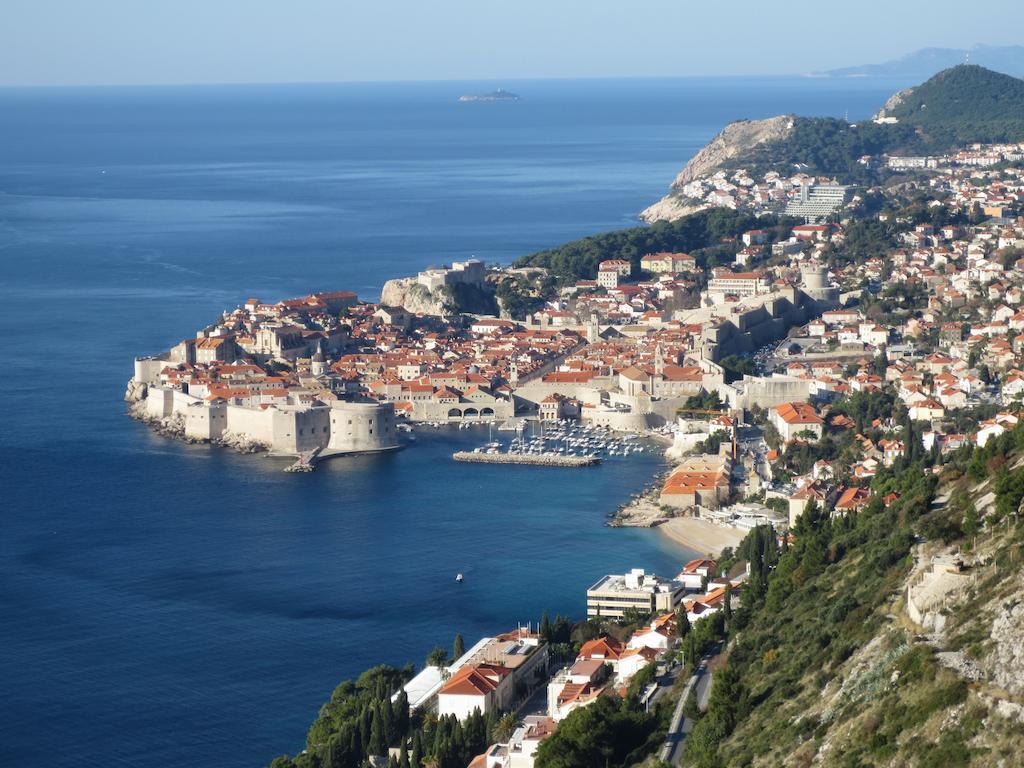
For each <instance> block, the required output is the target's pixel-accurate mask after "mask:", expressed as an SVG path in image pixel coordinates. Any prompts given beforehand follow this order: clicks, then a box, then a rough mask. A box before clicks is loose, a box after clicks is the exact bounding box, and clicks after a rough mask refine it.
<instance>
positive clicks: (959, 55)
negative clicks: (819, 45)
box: [812, 45, 1024, 77]
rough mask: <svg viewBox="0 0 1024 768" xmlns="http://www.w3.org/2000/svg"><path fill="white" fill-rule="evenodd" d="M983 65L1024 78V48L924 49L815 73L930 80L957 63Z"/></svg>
mask: <svg viewBox="0 0 1024 768" xmlns="http://www.w3.org/2000/svg"><path fill="white" fill-rule="evenodd" d="M965 63H969V64H979V65H981V66H983V67H986V68H988V69H992V70H995V71H996V72H1003V73H1005V74H1007V75H1013V76H1014V77H1024V46H1022V45H976V46H974V47H973V48H922V49H921V50H919V51H914V52H913V53H908V54H907V55H906V56H902V57H900V58H898V59H893V60H892V61H886V62H884V63H882V64H863V65H861V66H857V67H842V68H840V69H830V70H826V71H824V72H814V73H812V74H813V75H814V76H816V77H928V76H930V75H932V74H934V73H935V72H938V71H939V70H941V69H947V68H949V67H955V66H956V65H957V64H965Z"/></svg>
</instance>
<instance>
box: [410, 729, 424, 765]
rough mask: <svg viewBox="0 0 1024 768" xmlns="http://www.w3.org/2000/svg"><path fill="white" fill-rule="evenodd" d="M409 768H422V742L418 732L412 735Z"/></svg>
mask: <svg viewBox="0 0 1024 768" xmlns="http://www.w3.org/2000/svg"><path fill="white" fill-rule="evenodd" d="M409 764H410V768H422V766H423V740H422V738H421V737H420V732H419V731H416V733H414V734H413V735H412V755H410V757H409Z"/></svg>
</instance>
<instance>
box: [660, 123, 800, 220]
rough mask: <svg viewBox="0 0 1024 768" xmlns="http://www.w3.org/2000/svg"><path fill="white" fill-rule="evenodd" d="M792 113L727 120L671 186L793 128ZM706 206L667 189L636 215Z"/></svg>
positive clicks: (676, 213) (670, 216)
mask: <svg viewBox="0 0 1024 768" xmlns="http://www.w3.org/2000/svg"><path fill="white" fill-rule="evenodd" d="M793 125H794V118H793V116H792V115H779V116H778V117H769V118H766V119H764V120H738V121H736V122H735V123H729V125H727V126H725V128H723V129H722V131H721V133H719V134H718V135H717V136H715V138H713V139H712V140H711V141H710V142H708V143H707V145H705V146H704V148H703V149H701V150H700V151H699V152H698V153H697V154H696V155H694V156H693V157H692V158H691V159H690V161H689V162H688V163H687V164H686V166H685V167H684V168H683V170H682V171H680V172H679V175H678V176H676V178H675V180H674V181H673V182H672V185H671V187H672V189H673V190H678V189H681V188H682V187H683V186H685V185H686V184H689V183H690V182H691V181H694V180H695V179H699V178H703V177H705V176H709V175H711V174H713V173H714V172H715V171H717V170H719V169H720V168H721V167H722V166H724V165H725V164H727V163H728V162H729V161H731V160H733V159H735V158H737V157H739V156H741V155H743V154H744V153H746V152H749V151H750V150H751V149H753V148H754V147H757V146H759V145H761V144H764V143H766V142H769V141H777V140H779V139H784V138H786V137H787V136H789V135H790V133H791V132H792V130H793ZM705 207H707V206H704V205H701V206H699V207H695V206H694V204H693V201H688V200H687V199H686V198H681V197H679V196H678V195H675V194H672V193H670V194H669V195H667V196H665V197H664V198H662V199H661V200H660V201H659V202H657V203H655V204H654V205H652V206H650V207H649V208H647V209H645V210H644V211H643V212H642V213H641V214H640V218H642V219H643V220H644V221H647V222H655V221H659V220H664V221H674V220H675V219H678V218H681V217H683V216H686V215H688V214H690V213H694V212H695V211H697V210H701V208H705Z"/></svg>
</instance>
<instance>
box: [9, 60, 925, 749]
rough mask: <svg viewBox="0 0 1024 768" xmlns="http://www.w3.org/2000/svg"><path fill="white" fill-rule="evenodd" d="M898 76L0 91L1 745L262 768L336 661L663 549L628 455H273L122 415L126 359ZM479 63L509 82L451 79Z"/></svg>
mask: <svg viewBox="0 0 1024 768" xmlns="http://www.w3.org/2000/svg"><path fill="white" fill-rule="evenodd" d="M907 84H908V83H905V82H899V81H892V80H878V79H867V78H863V79H848V80H835V79H830V80H824V79H811V78H799V77H792V78H769V77H751V78H709V79H651V80H587V81H558V80H547V81H526V82H514V81H512V82H503V83H493V84H491V83H478V82H477V83H458V82H444V83H404V84H342V85H322V84H320V85H281V86H277V85H275V86H205V87H153V88H128V87H123V88H34V89H3V90H0V307H2V309H0V338H2V345H3V354H2V358H0V359H2V368H0V370H2V382H3V387H2V392H3V406H4V407H3V409H2V415H3V418H2V423H0V525H2V529H0V531H2V533H0V692H2V696H0V700H2V703H0V765H12V766H13V765H20V766H47V767H51V766H52V767H53V768H64V767H65V766H66V767H68V768H70V767H71V766H75V767H76V768H82V767H83V766H106V767H109V766H112V765H116V766H145V767H147V768H148V767H153V768H156V767H157V766H164V767H166V766H193V767H194V766H217V767H218V768H229V767H233V766H238V767H239V768H241V767H242V766H249V767H252V766H261V765H265V764H267V763H268V762H269V761H270V760H271V759H272V758H273V757H274V756H276V755H279V754H282V753H295V752H296V751H298V750H300V749H301V748H302V746H303V744H304V738H305V733H306V729H307V727H308V726H309V724H310V723H311V722H312V720H313V719H314V718H315V717H316V714H317V711H318V708H319V706H320V705H321V703H322V702H323V701H325V700H326V699H327V698H328V697H329V695H330V692H331V690H332V689H333V688H334V686H335V685H336V684H337V683H338V682H339V681H341V680H343V679H346V678H352V677H354V676H356V675H358V674H359V672H360V671H362V670H363V669H366V668H368V667H370V666H373V665H375V664H379V663H388V664H396V665H403V664H405V663H406V662H413V663H414V664H416V665H417V666H419V665H422V663H423V660H424V658H425V657H426V655H427V653H428V652H429V651H430V650H431V649H432V648H434V647H435V646H443V647H446V648H450V647H451V644H452V640H453V638H454V635H455V634H456V633H461V634H462V635H463V636H464V637H465V638H466V641H467V643H471V642H473V641H475V640H476V639H477V638H478V637H480V636H483V635H487V634H490V633H494V632H499V631H503V630H508V629H511V628H514V627H516V626H518V625H525V624H528V623H531V622H532V623H534V624H535V623H536V622H537V621H538V619H539V617H540V615H541V613H542V612H543V611H545V610H547V611H549V612H550V613H551V614H552V615H554V614H557V613H562V614H566V615H569V616H572V617H581V616H583V615H584V613H585V596H584V593H585V590H586V587H587V586H588V585H589V584H590V583H592V582H594V581H595V580H596V579H597V578H599V577H600V576H601V575H602V574H605V573H615V572H623V571H624V570H626V569H629V568H634V567H639V568H646V569H648V570H649V571H654V572H657V573H660V574H665V575H671V574H673V573H675V571H676V570H677V569H678V567H679V565H680V564H681V563H682V562H683V561H684V560H685V559H686V558H688V557H689V556H691V555H692V554H694V553H692V552H687V551H685V550H683V549H681V548H680V547H678V546H677V545H674V544H672V543H671V542H669V541H668V540H667V539H666V538H664V537H661V536H660V535H659V534H658V533H657V532H656V531H651V530H636V529H611V528H607V527H605V525H604V523H605V521H606V520H607V516H608V514H609V513H610V512H612V511H614V510H615V508H616V507H617V506H618V505H620V504H621V503H623V502H624V501H626V500H627V499H628V498H629V497H630V495H631V494H634V493H636V492H637V491H639V490H640V489H642V488H643V487H644V486H645V485H646V484H647V483H649V482H650V481H651V478H652V477H653V476H654V475H656V473H657V472H658V471H659V470H660V469H661V467H662V464H661V461H660V459H659V458H658V457H657V456H656V455H654V454H643V455H634V456H631V457H629V458H628V459H616V460H610V461H608V462H606V463H605V464H604V465H602V466H600V467H597V468H591V469H585V470H559V469H540V468H528V467H504V466H477V465H458V464H455V463H454V462H452V461H451V460H450V454H451V453H452V452H453V451H455V450H459V449H462V448H471V447H473V446H476V445H479V444H481V443H482V442H485V441H486V439H487V434H486V429H485V428H477V429H473V430H456V429H438V430H432V429H425V430H421V431H420V433H419V435H418V440H417V441H416V443H415V444H414V445H412V446H411V447H409V448H408V449H406V450H404V451H402V452H400V453H397V454H393V455H387V456H379V457H366V456H364V457H356V458H348V459H336V460H332V461H330V462H327V463H324V464H323V465H321V466H320V468H319V469H318V470H317V471H316V472H314V473H311V474H287V473H285V472H283V471H282V468H283V466H284V464H283V463H282V462H281V461H275V460H272V459H267V458H265V457H261V456H243V455H238V454H235V453H231V452H228V451H226V450H222V449H217V448H210V447H207V446H190V445H185V444H183V443H179V442H175V441H173V440H169V439H165V438H162V437H159V436H157V435H155V434H153V433H152V432H150V431H149V430H148V429H147V428H146V427H144V426H143V425H141V424H139V423H137V422H135V421H132V420H131V419H129V418H128V417H127V416H126V415H125V407H124V403H123V402H122V395H123V392H124V388H125V383H126V381H127V380H128V378H129V377H130V375H131V372H132V358H133V357H134V356H136V355H145V354H152V353H157V352H160V351H161V350H164V349H166V348H168V347H169V346H170V345H172V344H174V343H176V342H178V341H180V340H181V339H183V338H186V337H189V336H192V335H194V333H195V331H196V330H197V329H198V328H200V327H202V326H204V325H205V324H207V323H209V322H210V321H212V320H214V319H215V318H216V317H217V316H218V314H219V313H220V312H221V311H223V310H224V309H229V308H233V307H235V306H238V305H239V304H240V303H242V302H243V301H244V300H245V299H246V298H247V297H249V296H256V297H258V298H260V299H262V300H266V301H273V300H277V299H281V298H287V297H293V296H299V295H303V294H305V293H309V292H312V291H318V290H342V289H346V290H354V291H357V292H358V293H359V294H360V296H362V297H363V298H365V299H369V300H372V299H375V298H376V297H377V296H378V295H379V292H380V289H381V286H382V284H383V283H384V281H385V280H386V279H388V278H390V277H395V276H402V275H409V274H413V273H415V272H416V271H418V270H420V269H423V268H425V267H428V266H432V265H439V264H444V263H448V262H450V261H452V260H456V259H465V258H469V257H473V256H475V257H477V258H479V259H483V260H484V261H486V262H490V263H502V264H504V263H508V262H510V261H512V260H513V259H515V258H516V257H518V256H521V255H523V254H528V253H530V252H533V251H535V250H538V249H541V248H544V247H548V246H552V245H557V244H559V243H561V242H563V241H566V240H570V239H572V238H576V237H579V236H582V235H586V234H590V233H594V232H600V231H604V230H611V229H616V228H619V227H625V226H632V225H635V224H636V223H637V219H636V216H637V213H638V212H639V211H640V210H641V209H642V208H644V207H645V206H646V205H648V204H650V203H651V202H654V201H655V200H657V199H658V198H659V197H660V196H661V195H662V194H663V193H664V192H665V190H666V188H667V185H668V183H669V182H670V181H671V180H672V178H673V177H674V176H675V174H676V173H677V172H678V171H679V169H680V168H681V167H682V166H683V164H684V163H685V162H686V160H687V159H688V158H689V157H690V156H691V155H692V154H693V153H694V152H695V151H696V150H697V149H699V148H700V147H701V146H702V145H703V144H704V143H705V142H706V141H707V140H708V139H710V138H711V137H712V136H713V135H714V134H715V133H716V132H717V131H718V130H719V129H720V128H721V127H722V125H723V124H724V123H726V122H728V121H730V120H735V119H740V118H760V117H767V116H771V115H775V114H780V113H799V114H807V115H834V116H843V115H849V117H850V118H851V119H862V118H864V117H865V116H867V115H869V114H870V113H871V112H872V111H874V110H875V109H876V108H877V107H878V106H879V105H880V104H881V103H882V102H883V101H884V100H885V98H886V97H887V96H888V95H889V94H890V93H891V92H892V91H894V90H896V89H897V88H900V87H903V86H905V85H907ZM498 86H502V87H504V88H506V89H508V90H511V91H514V92H516V93H519V94H520V95H521V96H522V99H521V100H520V101H515V102H476V103H461V102H459V101H458V97H459V96H460V95H462V94H465V93H474V92H481V91H490V90H493V88H495V87H498ZM460 572H461V573H463V574H464V575H465V580H464V581H463V582H462V583H461V584H459V583H456V581H455V575H456V574H457V573H460Z"/></svg>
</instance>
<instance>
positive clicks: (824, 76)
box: [0, 72, 918, 90]
mask: <svg viewBox="0 0 1024 768" xmlns="http://www.w3.org/2000/svg"><path fill="white" fill-rule="evenodd" d="M906 76H913V77H917V76H918V75H909V74H908V75H906ZM739 77H742V78H750V79H762V80H767V79H771V78H780V77H782V78H799V79H807V80H870V79H876V80H885V79H898V78H900V77H903V76H901V75H868V74H853V75H832V74H829V73H828V72H799V73H798V72H779V73H774V74H763V73H757V74H754V73H746V74H744V73H734V74H721V75H711V74H704V75H582V76H568V75H550V76H533V77H504V78H502V77H494V78H467V79H462V78H436V79H411V80H327V79H324V80H223V81H215V82H152V83H0V89H9V90H31V89H60V88H186V87H187V88H207V87H209V88H219V87H227V86H269V85H430V84H445V83H451V84H459V83H467V84H468V83H492V84H493V83H496V82H501V81H504V82H520V83H529V82H557V81H572V82H578V81H599V80H721V79H727V78H739Z"/></svg>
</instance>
